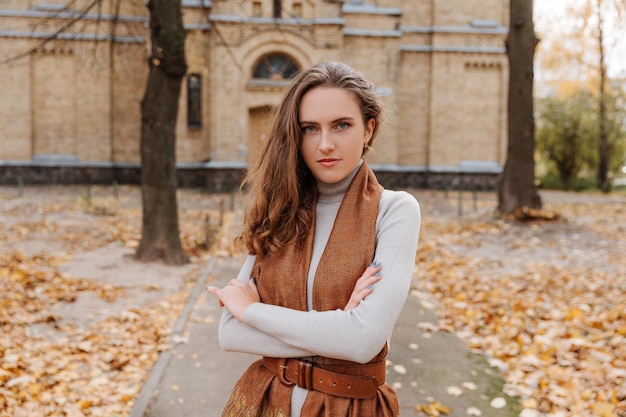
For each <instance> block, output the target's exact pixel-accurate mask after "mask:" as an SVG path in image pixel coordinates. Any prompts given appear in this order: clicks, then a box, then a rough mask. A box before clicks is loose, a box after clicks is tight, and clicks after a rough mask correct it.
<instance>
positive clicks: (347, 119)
mask: <svg viewBox="0 0 626 417" xmlns="http://www.w3.org/2000/svg"><path fill="white" fill-rule="evenodd" d="M353 120H354V117H350V116H344V117H339V118H337V119H335V120H333V121H332V122H331V123H337V122H343V121H353ZM298 123H299V124H301V125H302V124H312V125H315V124H317V122H307V121H306V120H301V121H300V122H298Z"/></svg>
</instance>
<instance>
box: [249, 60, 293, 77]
mask: <svg viewBox="0 0 626 417" xmlns="http://www.w3.org/2000/svg"><path fill="white" fill-rule="evenodd" d="M299 70H300V69H299V68H298V66H297V65H296V63H295V62H293V60H292V59H291V58H289V57H288V56H286V55H283V54H272V55H267V56H266V57H265V58H263V59H261V61H260V62H259V63H258V64H257V66H256V67H255V68H254V73H253V74H252V77H253V78H255V79H266V80H272V81H283V80H289V79H291V78H293V77H294V76H295V75H296V74H297V73H298V71H299Z"/></svg>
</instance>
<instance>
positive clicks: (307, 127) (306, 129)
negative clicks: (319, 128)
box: [301, 125, 315, 133]
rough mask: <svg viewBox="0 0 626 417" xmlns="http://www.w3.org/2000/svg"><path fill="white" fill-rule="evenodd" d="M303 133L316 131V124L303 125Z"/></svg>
mask: <svg viewBox="0 0 626 417" xmlns="http://www.w3.org/2000/svg"><path fill="white" fill-rule="evenodd" d="M301 129H302V133H315V126H310V125H309V126H302V127H301Z"/></svg>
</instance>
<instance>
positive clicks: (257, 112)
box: [248, 106, 273, 167]
mask: <svg viewBox="0 0 626 417" xmlns="http://www.w3.org/2000/svg"><path fill="white" fill-rule="evenodd" d="M272 111H273V108H272V107H271V106H261V107H255V108H253V109H250V110H249V112H248V120H249V125H248V167H252V166H253V165H254V163H255V162H256V158H257V157H258V156H259V152H260V151H261V146H262V145H263V141H264V140H265V138H266V137H267V134H268V132H269V130H270V123H271V116H272Z"/></svg>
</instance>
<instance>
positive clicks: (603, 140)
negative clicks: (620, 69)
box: [595, 0, 611, 193]
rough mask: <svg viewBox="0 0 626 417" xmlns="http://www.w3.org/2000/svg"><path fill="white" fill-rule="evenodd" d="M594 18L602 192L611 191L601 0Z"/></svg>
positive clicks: (600, 184) (599, 163)
mask: <svg viewBox="0 0 626 417" xmlns="http://www.w3.org/2000/svg"><path fill="white" fill-rule="evenodd" d="M595 8H596V18H597V19H598V37H597V41H598V51H599V54H598V61H599V62H598V64H599V65H598V69H599V73H600V82H599V87H600V89H599V94H598V119H599V120H598V123H599V125H598V127H599V132H598V186H599V187H600V189H601V190H602V192H604V193H608V192H609V191H611V182H610V181H609V175H608V173H609V152H608V148H609V146H608V141H609V139H608V133H607V129H606V124H607V120H606V78H607V76H606V71H607V70H606V57H605V55H606V54H605V51H604V16H603V13H602V0H596V4H595Z"/></svg>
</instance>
